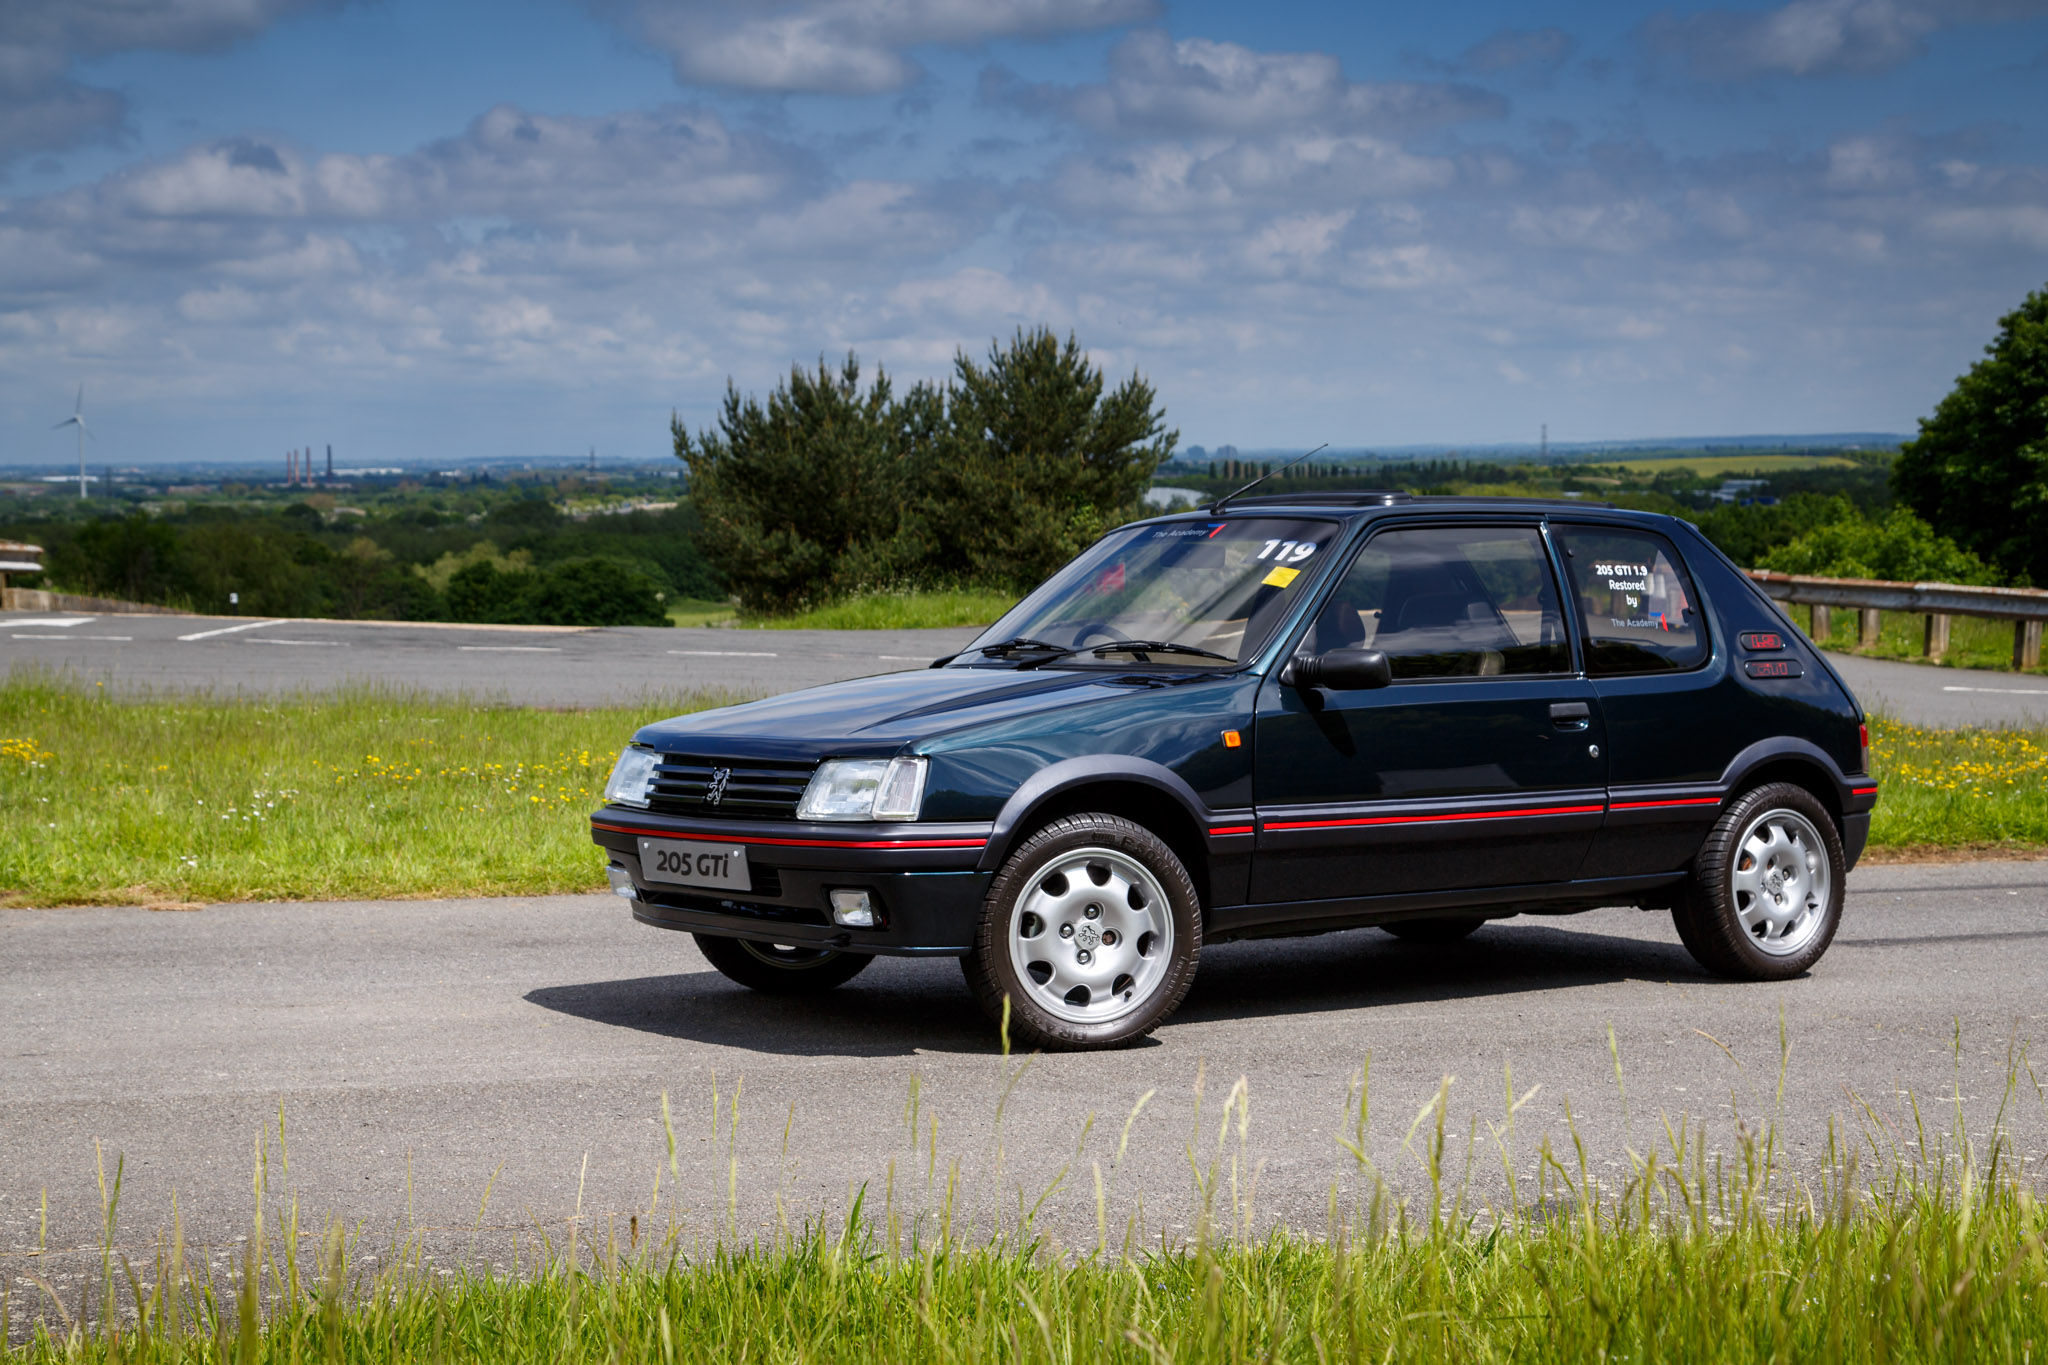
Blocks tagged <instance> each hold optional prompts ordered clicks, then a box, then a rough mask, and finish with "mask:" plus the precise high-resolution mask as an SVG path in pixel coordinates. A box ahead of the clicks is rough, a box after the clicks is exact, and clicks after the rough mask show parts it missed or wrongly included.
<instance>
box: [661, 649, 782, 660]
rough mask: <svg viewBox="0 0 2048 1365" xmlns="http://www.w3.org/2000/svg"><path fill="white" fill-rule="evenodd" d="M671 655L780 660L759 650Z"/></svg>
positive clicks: (686, 651) (684, 651)
mask: <svg viewBox="0 0 2048 1365" xmlns="http://www.w3.org/2000/svg"><path fill="white" fill-rule="evenodd" d="M669 653H671V654H690V655H696V656H700V657H703V658H709V659H779V658H781V657H782V656H781V655H779V654H768V653H765V652H763V651H761V650H758V649H672V650H670V651H669Z"/></svg>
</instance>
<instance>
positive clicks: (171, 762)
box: [0, 674, 2048, 905]
mask: <svg viewBox="0 0 2048 1365" xmlns="http://www.w3.org/2000/svg"><path fill="white" fill-rule="evenodd" d="M729 700H733V699H732V698H721V697H704V696H684V697H673V698H655V699H650V700H649V701H648V703H647V704H646V705H644V706H635V707H619V708H612V709H605V710H593V711H544V710H535V709H527V708H519V707H496V706H484V705H480V704H477V703H472V702H469V701H465V700H463V699H461V698H449V697H434V696H423V695H416V694H409V693H403V692H392V691H379V690H359V691H354V692H347V693H342V694H339V695H333V694H325V695H319V696H295V697H283V698H277V699H272V700H230V699H222V698H213V697H180V698H162V697H159V698H140V699H136V698H119V699H117V698H112V697H108V696H107V695H105V689H104V688H102V687H100V686H97V685H91V686H88V685H84V684H80V683H78V682H75V681H67V680H63V679H57V678H50V677H38V676H35V675H27V674H15V675H13V676H11V677H10V678H9V680H8V681H7V682H5V683H4V684H0V905H76V904H96V905H130V904H135V905H165V904H191V903H196V902H204V901H221V900H321V899H337V898H350V897H392V896H492V895H535V894H540V893H544V892H552V891H588V890H593V889H595V888H597V887H599V886H601V885H602V879H603V875H604V861H603V859H602V858H601V857H600V856H599V854H598V852H597V850H596V849H595V848H594V847H593V846H592V844H591V843H590V840H589V835H588V831H587V828H586V826H585V823H584V816H585V815H586V814H588V813H589V812H590V811H591V810H593V809H595V808H596V806H597V805H598V803H599V801H600V799H601V798H600V793H601V792H602V790H603V787H604V780H605V777H606V776H607V775H608V774H609V772H610V771H611V764H612V760H613V758H614V757H616V756H617V753H618V748H619V746H620V745H621V744H622V743H624V742H625V741H626V740H627V739H628V738H630V737H631V735H632V733H633V732H634V730H636V729H638V728H639V727H640V726H642V725H645V724H646V723H648V722H649V721H652V720H658V719H660V718H662V717H664V716H669V715H677V714H681V713H683V712H685V711H691V710H697V709H701V708H703V707H706V706H712V705H719V704H722V703H724V702H725V701H729ZM1872 741H1873V745H1874V748H1873V755H1874V757H1873V767H1874V768H1875V771H1876V775H1877V777H1878V779H1879V780H1880V782H1882V783H1883V787H1884V790H1883V795H1882V797H1881V802H1880V805H1879V806H1878V812H1877V818H1876V820H1875V822H1874V824H1873V827H1872V830H1871V843H1872V846H1873V847H1875V848H1887V847H1894V848H1907V847H1920V846H1925V845H1939V846H1943V847H1982V846H2003V847H2007V848H2021V849H2034V848H2039V849H2041V850H2042V851H2044V852H2048V758H2044V754H2048V734H2044V733H2043V732H2040V731H2024V730H1998V731H1937V730H1922V729H1916V728H1914V727H1912V726H1906V725H1899V724H1894V723H1891V722H1888V721H1885V720H1883V719H1882V718H1880V719H1878V720H1877V721H1876V722H1875V723H1874V724H1873V726H1872Z"/></svg>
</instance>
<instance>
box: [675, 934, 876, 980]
mask: <svg viewBox="0 0 2048 1365" xmlns="http://www.w3.org/2000/svg"><path fill="white" fill-rule="evenodd" d="M691 937H692V938H694V939H696V940H697V949H698V951H699V952H701V953H703V954H704V957H705V959H706V960H707V961H709V962H710V963H711V965H712V966H714V967H716V968H718V970H719V971H721V972H723V973H724V974H725V975H726V976H728V977H731V978H732V979H733V980H734V981H737V982H739V983H740V984H741V985H742V986H745V987H748V988H749V989H751V990H757V991H760V992H761V993H762V994H764V995H815V994H817V993H818V992H819V991H829V990H831V989H832V988H833V987H834V986H839V985H843V984H845V983H846V982H848V981H851V980H852V979H853V978H854V977H856V976H858V975H860V973H861V972H862V971H863V970H865V969H866V967H867V965H868V964H869V963H870V962H873V961H874V960H875V959H874V955H873V954H872V953H846V952H841V951H840V950H839V949H837V948H801V947H788V946H785V945H783V944H780V943H755V942H753V941H752V940H751V939H743V938H720V937H718V936H716V935H713V934H692V935H691Z"/></svg>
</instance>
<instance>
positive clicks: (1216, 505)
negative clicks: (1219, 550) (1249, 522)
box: [1209, 441, 1330, 517]
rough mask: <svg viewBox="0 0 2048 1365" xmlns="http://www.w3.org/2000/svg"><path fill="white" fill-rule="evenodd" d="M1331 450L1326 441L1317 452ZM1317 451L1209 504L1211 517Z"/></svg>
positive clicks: (1297, 458)
mask: <svg viewBox="0 0 2048 1365" xmlns="http://www.w3.org/2000/svg"><path fill="white" fill-rule="evenodd" d="M1329 448H1330V443H1329V442H1328V441H1325V442H1323V443H1322V444H1321V445H1319V446H1317V447H1316V450H1328V449H1329ZM1316 450H1310V451H1305V452H1303V453H1302V454H1300V455H1297V456H1295V457H1294V458H1293V459H1291V460H1289V461H1288V462H1287V463H1286V464H1283V465H1281V466H1280V467H1279V468H1278V469H1269V470H1267V471H1266V472H1265V473H1263V474H1261V475H1259V477H1257V478H1256V479H1253V480H1252V481H1251V482H1250V483H1248V484H1246V485H1245V486H1244V487H1242V488H1240V489H1238V490H1237V491H1236V492H1235V493H1225V494H1224V495H1223V496H1222V497H1220V498H1218V499H1216V501H1214V502H1212V503H1210V504H1209V515H1210V516H1212V517H1220V516H1222V515H1223V504H1224V503H1226V502H1229V501H1230V500H1231V499H1232V498H1241V497H1243V496H1244V495H1245V494H1247V493H1249V492H1251V491H1252V490H1253V489H1254V488H1257V487H1258V486H1259V485H1260V484H1262V483H1264V482H1265V481H1266V480H1268V479H1270V478H1272V477H1273V476H1274V475H1275V474H1285V473H1286V472H1287V471H1288V470H1290V469H1292V468H1294V467H1295V466H1296V465H1298V464H1300V463H1301V462H1302V461H1303V460H1306V459H1307V458H1308V457H1309V456H1310V455H1313V454H1315V453H1316Z"/></svg>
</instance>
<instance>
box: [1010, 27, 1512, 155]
mask: <svg viewBox="0 0 2048 1365" xmlns="http://www.w3.org/2000/svg"><path fill="white" fill-rule="evenodd" d="M982 93H983V97H984V99H985V101H987V102H989V103H993V104H998V105H1009V106H1011V107H1014V108H1017V109H1020V110H1022V111H1024V112H1043V111H1047V110H1056V111H1059V112H1061V113H1063V114H1065V115H1066V116H1067V117H1070V118H1073V119H1075V120H1077V121H1079V122H1081V123H1083V124H1085V125H1087V126H1088V127H1091V128H1093V129H1096V130H1097V131H1100V132H1111V133H1119V134H1135V135H1151V134H1165V135H1183V136H1185V135H1200V134H1206V133H1235V134H1243V133H1254V132H1267V131H1276V130H1281V129H1290V128H1302V127H1309V128H1319V129H1344V130H1363V131H1376V132H1381V133H1392V132H1413V131H1415V130H1418V129H1422V128H1429V127H1438V126H1442V125H1444V124H1449V123H1460V122H1467V121H1471V120H1474V119H1488V118H1498V117H1500V116H1501V115H1503V114H1505V113H1506V112H1507V104H1506V102H1505V101H1504V100H1502V99H1501V98H1500V97H1499V96H1497V95H1494V94H1491V93H1489V92H1486V91H1483V90H1477V89H1474V88H1472V87H1469V86H1460V85H1446V84H1441V83H1435V82H1426V83H1412V82H1392V83H1383V84H1374V83H1361V82H1354V81H1351V80H1349V79H1347V78H1346V77H1345V75H1344V72H1343V69H1342V67H1341V66H1340V65H1339V64H1338V61H1337V59H1336V58H1335V57H1332V56H1330V55H1329V54H1327V53H1322V52H1259V51H1256V50H1254V49H1252V48H1248V47H1244V46H1241V45H1239V44H1237V43H1227V42H1213V41H1210V40H1208V39H1205V38H1183V39H1180V40H1178V41H1176V40H1174V39H1173V38H1170V37H1168V36H1167V35H1166V34H1165V33H1163V32H1160V31H1158V30H1155V29H1147V30H1143V31H1141V32H1138V33H1133V34H1131V35H1130V36H1128V37H1126V38H1124V39H1123V40H1122V41H1120V42H1119V43H1118V44H1117V45H1116V47H1115V48H1113V49H1112V50H1111V52H1110V56H1109V72H1108V79H1107V80H1106V81H1104V82H1103V83H1102V84H1100V85H1082V86H1071V87H1062V86H1044V85H1037V86H1033V85H1026V84H1024V83H1021V82H1019V81H1017V80H1016V78H1015V77H1013V76H1011V75H1009V73H1007V72H1004V71H1002V70H1001V69H999V68H998V69H994V70H992V71H990V72H988V73H986V74H985V75H984V78H983V82H982Z"/></svg>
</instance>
